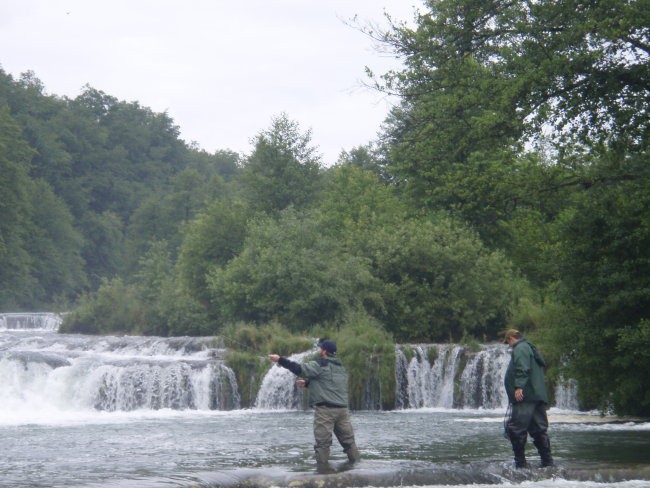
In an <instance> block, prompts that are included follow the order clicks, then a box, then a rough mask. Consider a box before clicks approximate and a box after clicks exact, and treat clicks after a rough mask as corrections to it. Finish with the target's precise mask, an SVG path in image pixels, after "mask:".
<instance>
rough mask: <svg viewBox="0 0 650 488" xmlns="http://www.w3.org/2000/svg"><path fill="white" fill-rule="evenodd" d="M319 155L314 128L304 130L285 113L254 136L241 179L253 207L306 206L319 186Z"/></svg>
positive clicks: (271, 209) (274, 210)
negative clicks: (313, 137)
mask: <svg viewBox="0 0 650 488" xmlns="http://www.w3.org/2000/svg"><path fill="white" fill-rule="evenodd" d="M320 165H321V161H320V156H319V155H318V154H317V153H316V148H315V147H314V146H312V145H311V131H307V132H301V131H300V128H299V126H298V123H297V122H294V121H291V120H289V118H288V117H287V115H286V114H282V115H280V116H278V117H276V118H274V119H273V121H272V123H271V127H270V128H269V129H268V130H266V131H262V132H260V133H259V134H258V135H257V136H256V137H255V139H254V149H253V152H252V154H251V155H250V156H249V157H248V159H247V160H246V161H245V163H244V167H243V170H242V176H241V178H242V182H243V185H244V192H245V195H246V196H247V200H248V202H249V205H250V206H251V208H252V209H253V210H255V211H262V212H268V213H277V212H279V211H281V210H283V209H285V208H287V207H289V206H294V207H296V208H301V207H305V206H306V205H308V204H309V203H310V202H311V201H312V200H313V199H314V196H315V193H316V191H317V190H318V187H319V176H320V173H319V170H320Z"/></svg>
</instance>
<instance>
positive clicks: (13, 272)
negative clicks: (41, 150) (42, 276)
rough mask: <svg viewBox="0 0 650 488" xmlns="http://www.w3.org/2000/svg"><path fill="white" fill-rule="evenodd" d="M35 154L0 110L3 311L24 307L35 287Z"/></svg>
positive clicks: (0, 289) (4, 110) (0, 293)
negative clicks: (30, 243)
mask: <svg viewBox="0 0 650 488" xmlns="http://www.w3.org/2000/svg"><path fill="white" fill-rule="evenodd" d="M32 155H33V151H32V150H31V149H30V147H29V146H28V145H27V144H26V143H25V141H24V140H23V139H22V137H21V131H20V128H19V127H18V125H17V124H16V122H15V121H14V120H13V118H12V117H11V115H10V114H9V110H8V109H7V107H6V106H5V107H0V194H2V198H0V308H2V309H5V310H6V309H11V308H18V307H22V306H25V305H26V303H25V302H26V301H25V298H24V296H25V295H29V293H28V292H29V290H30V288H31V287H32V286H34V285H35V280H34V277H33V276H32V275H31V272H30V270H31V265H32V257H31V256H30V255H29V252H28V250H27V248H26V245H25V241H26V239H27V238H28V236H29V232H30V229H31V228H32V222H31V213H32V209H31V201H30V196H29V193H28V191H29V188H30V186H31V181H30V179H29V176H28V170H29V164H30V160H31V157H32Z"/></svg>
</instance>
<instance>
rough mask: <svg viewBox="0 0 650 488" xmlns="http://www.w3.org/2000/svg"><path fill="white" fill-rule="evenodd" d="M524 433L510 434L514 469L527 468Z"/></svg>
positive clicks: (525, 436)
mask: <svg viewBox="0 0 650 488" xmlns="http://www.w3.org/2000/svg"><path fill="white" fill-rule="evenodd" d="M526 438H527V435H526V432H524V433H523V434H514V433H510V443H511V444H512V452H513V453H514V455H515V468H527V467H528V463H527V462H526Z"/></svg>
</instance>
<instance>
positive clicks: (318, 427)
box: [268, 340, 361, 467]
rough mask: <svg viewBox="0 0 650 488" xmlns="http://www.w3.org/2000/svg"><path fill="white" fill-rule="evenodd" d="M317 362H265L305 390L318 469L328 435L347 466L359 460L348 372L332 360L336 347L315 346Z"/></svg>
mask: <svg viewBox="0 0 650 488" xmlns="http://www.w3.org/2000/svg"><path fill="white" fill-rule="evenodd" d="M318 347H319V348H320V350H319V354H320V358H318V359H317V360H315V361H309V362H306V363H304V364H298V363H295V362H293V361H290V360H289V359H287V358H285V357H282V356H279V355H277V354H269V356H268V357H269V359H270V360H271V361H273V362H274V363H278V364H279V365H280V366H282V367H283V368H286V369H288V370H289V371H291V372H292V373H293V374H295V375H296V376H300V377H301V378H304V379H299V380H298V381H297V382H296V383H297V384H298V386H304V387H308V388H309V405H310V406H311V407H313V408H314V438H315V440H316V444H315V445H314V450H315V451H316V462H317V464H318V466H319V467H325V466H327V464H328V460H329V454H330V446H331V445H332V432H334V434H335V435H336V438H337V439H338V441H339V443H340V444H341V446H342V447H343V451H344V452H345V453H346V454H347V456H348V460H349V461H350V463H355V462H357V461H359V460H360V458H361V456H360V454H359V450H358V449H357V445H356V442H355V440H354V430H353V429H352V422H351V421H350V411H349V409H348V372H347V371H346V370H345V367H343V363H341V360H340V359H339V358H337V357H336V344H335V343H334V342H333V341H330V340H323V341H321V342H320V343H319V344H318Z"/></svg>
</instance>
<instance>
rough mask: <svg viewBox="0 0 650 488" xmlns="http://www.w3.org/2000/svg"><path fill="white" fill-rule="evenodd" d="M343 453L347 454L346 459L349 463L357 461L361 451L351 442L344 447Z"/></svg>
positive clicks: (359, 459) (359, 458)
mask: <svg viewBox="0 0 650 488" xmlns="http://www.w3.org/2000/svg"><path fill="white" fill-rule="evenodd" d="M344 452H345V454H347V455H348V461H349V462H350V464H354V463H358V462H359V461H361V453H359V449H357V446H356V444H352V445H351V446H350V447H347V448H345V449H344Z"/></svg>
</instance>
